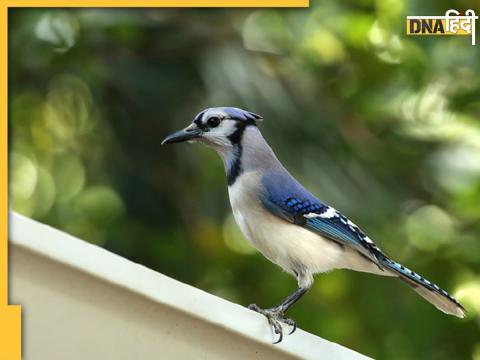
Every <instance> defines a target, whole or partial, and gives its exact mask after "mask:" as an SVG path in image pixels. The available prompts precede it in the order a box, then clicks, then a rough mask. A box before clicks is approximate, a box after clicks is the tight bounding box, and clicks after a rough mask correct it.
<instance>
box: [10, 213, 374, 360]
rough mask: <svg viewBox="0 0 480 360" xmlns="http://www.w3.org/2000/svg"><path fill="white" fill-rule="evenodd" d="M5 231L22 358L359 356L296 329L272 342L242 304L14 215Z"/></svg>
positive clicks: (256, 317)
mask: <svg viewBox="0 0 480 360" xmlns="http://www.w3.org/2000/svg"><path fill="white" fill-rule="evenodd" d="M10 229H11V230H10V236H9V238H10V302H11V303H15V304H21V305H23V355H24V358H25V359H42V360H43V359H45V360H56V359H62V360H63V359H68V360H75V359H82V360H84V359H115V360H116V359H119V360H121V359H209V360H210V359H294V358H305V359H367V358H366V357H364V356H362V355H360V354H357V353H355V352H353V351H351V350H348V349H346V348H343V347H341V346H339V345H337V344H333V343H331V342H328V341H326V340H323V339H321V338H319V337H316V336H314V335H311V334H308V333H306V332H304V331H302V330H300V329H299V330H297V332H296V333H295V334H293V335H291V336H286V337H285V339H284V341H283V342H282V343H281V344H279V345H271V342H272V340H273V338H274V337H273V334H272V332H271V329H270V327H269V326H268V324H267V322H266V320H265V319H264V318H263V316H261V315H259V314H256V313H254V312H252V311H249V310H247V309H245V308H244V307H241V306H239V305H236V304H233V303H230V302H228V301H226V300H223V299H221V298H218V297H216V296H213V295H211V294H208V293H205V292H203V291H201V290H199V289H196V288H193V287H191V286H188V285H186V284H182V283H180V282H178V281H175V280H173V279H170V278H168V277H166V276H164V275H161V274H158V273H155V272H153V271H151V270H149V269H147V268H145V267H143V266H141V265H138V264H135V263H132V262H130V261H128V260H126V259H123V258H121V257H119V256H117V255H115V254H112V253H109V252H107V251H105V250H104V249H101V248H99V247H96V246H94V245H91V244H88V243H86V242H83V241H82V240H79V239H76V238H74V237H72V236H70V235H67V234H65V233H62V232H60V231H58V230H55V229H53V228H50V227H48V226H45V225H42V224H39V223H37V222H34V221H32V220H30V219H27V218H25V217H22V216H20V215H18V214H12V215H11V217H10Z"/></svg>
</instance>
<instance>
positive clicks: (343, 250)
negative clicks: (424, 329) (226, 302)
mask: <svg viewBox="0 0 480 360" xmlns="http://www.w3.org/2000/svg"><path fill="white" fill-rule="evenodd" d="M260 119H261V117H260V116H259V115H257V114H255V113H252V112H249V111H245V110H242V109H239V108H234V107H220V108H209V109H205V110H204V111H202V112H200V113H199V114H198V115H197V116H196V117H195V119H194V121H193V123H192V124H191V125H189V126H188V127H187V128H185V129H183V130H181V131H178V132H176V133H174V134H172V135H170V136H168V137H167V138H166V139H165V140H164V141H163V143H176V142H181V141H198V142H201V143H203V144H206V145H208V146H211V147H212V148H213V149H215V151H217V152H218V154H219V155H220V156H221V157H222V159H223V163H224V166H225V170H226V173H227V179H228V191H229V197H230V202H231V205H232V209H233V213H234V217H235V220H236V221H237V224H238V225H239V227H240V229H241V231H242V232H243V234H244V235H245V237H246V238H247V239H249V240H250V241H251V243H252V244H253V245H254V246H255V247H256V248H257V249H258V250H259V251H260V252H262V254H264V255H265V256H266V257H267V258H268V259H270V260H271V261H273V262H275V263H276V264H278V265H279V266H281V267H282V268H283V269H285V270H286V271H288V272H289V273H291V274H293V275H295V277H296V278H297V282H298V289H297V290H296V291H295V292H294V293H292V294H291V295H289V296H288V297H287V298H285V300H284V301H283V302H282V303H281V304H279V305H278V306H276V307H273V308H270V309H262V308H260V307H258V306H256V305H251V306H250V308H251V309H253V310H255V311H258V312H260V313H262V314H264V315H265V316H266V317H267V318H268V321H269V323H270V324H271V325H272V326H273V328H274V330H275V333H277V334H278V335H279V339H278V341H281V339H282V336H283V330H282V326H281V323H283V324H287V325H291V326H293V329H295V322H294V321H293V320H292V319H288V318H286V317H285V312H286V311H287V310H288V309H289V308H290V307H291V306H292V305H293V304H294V303H295V302H296V301H298V300H299V299H300V298H301V297H302V296H303V295H304V294H305V293H306V292H307V291H308V290H309V289H310V288H311V286H312V284H313V275H314V274H316V273H320V272H325V271H329V270H332V269H351V270H356V271H364V272H369V273H373V274H377V275H386V276H394V277H398V278H400V279H401V280H403V281H404V282H406V283H407V284H408V285H409V286H411V287H412V288H413V289H414V290H415V291H416V292H417V293H418V294H420V295H421V296H422V297H424V298H425V299H426V300H427V301H429V302H430V303H432V304H433V305H435V306H436V307H437V308H438V309H440V310H441V311H443V312H445V313H447V314H452V315H455V316H458V317H463V316H464V315H465V309H464V308H463V307H462V305H460V304H459V303H458V302H457V301H456V300H455V299H454V298H453V297H452V296H450V295H449V294H448V293H447V292H446V291H445V290H442V289H441V288H440V287H438V286H437V285H435V284H433V283H432V282H430V281H428V280H426V279H425V278H423V277H422V276H420V275H418V274H417V273H415V272H413V271H411V270H410V269H407V268H406V267H404V266H403V265H401V264H399V263H397V262H395V261H393V260H391V259H390V258H389V257H388V256H387V255H386V254H385V253H384V252H382V251H381V250H380V249H379V248H378V247H377V246H376V245H375V243H374V242H373V241H372V240H371V239H370V238H369V237H368V236H367V235H366V234H365V233H364V232H363V231H362V230H361V229H360V228H359V227H358V226H356V225H355V224H354V223H353V222H351V221H350V220H349V219H347V217H345V216H344V215H343V214H341V213H340V212H339V211H337V210H335V209H334V208H332V207H331V206H328V205H326V204H324V203H323V202H321V201H320V200H319V199H317V198H316V197H315V196H314V195H312V194H311V193H310V192H309V191H308V190H306V189H305V188H304V187H303V186H302V185H301V184H300V183H299V182H298V181H297V180H295V179H294V178H293V176H291V175H290V173H289V172H288V171H287V170H286V169H285V168H284V167H283V166H282V164H281V163H280V162H279V161H278V159H277V157H276V156H275V154H274V153H273V151H272V149H271V148H270V146H269V145H268V144H267V142H266V141H265V139H264V138H263V136H262V135H261V133H260V130H259V129H258V127H257V122H258V120H260ZM272 215H273V216H272ZM278 341H277V342H278Z"/></svg>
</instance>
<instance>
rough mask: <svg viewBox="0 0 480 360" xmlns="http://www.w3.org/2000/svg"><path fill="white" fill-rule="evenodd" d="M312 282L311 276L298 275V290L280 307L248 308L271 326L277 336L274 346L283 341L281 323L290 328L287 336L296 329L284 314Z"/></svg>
mask: <svg viewBox="0 0 480 360" xmlns="http://www.w3.org/2000/svg"><path fill="white" fill-rule="evenodd" d="M312 282H313V279H312V277H311V275H308V276H306V277H303V276H302V277H300V276H299V275H298V285H299V288H298V289H297V290H295V292H293V293H292V294H290V295H289V296H287V297H286V298H285V300H283V301H282V303H281V304H280V305H278V306H275V307H273V308H270V309H262V308H260V307H259V306H257V305H256V304H251V305H249V306H248V308H249V309H250V310H253V311H256V312H258V313H260V314H262V315H264V316H265V317H266V318H267V319H268V323H269V324H270V325H271V326H272V328H273V330H274V332H275V334H277V335H278V339H277V341H275V342H274V344H278V343H279V342H281V341H282V339H283V328H282V324H281V323H284V324H286V325H289V326H291V327H292V330H291V331H290V332H289V333H288V335H290V334H293V332H294V331H295V330H296V329H297V324H296V323H295V321H294V320H293V319H290V318H287V317H285V312H286V311H287V310H288V309H289V308H290V306H292V305H293V304H295V303H296V302H297V301H298V300H299V299H300V298H301V297H302V296H303V295H304V294H305V293H306V292H307V291H308V290H309V289H310V288H311V286H312Z"/></svg>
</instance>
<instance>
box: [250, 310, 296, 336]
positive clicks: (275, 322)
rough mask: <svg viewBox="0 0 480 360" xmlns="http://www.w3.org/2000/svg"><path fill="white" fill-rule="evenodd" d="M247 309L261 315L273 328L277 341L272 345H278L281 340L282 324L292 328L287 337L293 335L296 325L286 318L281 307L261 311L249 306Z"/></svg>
mask: <svg viewBox="0 0 480 360" xmlns="http://www.w3.org/2000/svg"><path fill="white" fill-rule="evenodd" d="M248 308H249V309H250V310H253V311H256V312H258V313H259V314H262V315H263V316H265V317H266V318H267V320H268V323H269V324H270V326H271V327H272V328H273V331H274V332H275V334H277V335H278V339H277V341H275V342H274V344H278V343H279V342H281V341H282V339H283V327H282V323H283V324H286V325H288V326H290V327H291V328H292V330H290V332H289V333H288V335H291V334H293V333H294V332H295V330H297V324H296V323H295V321H294V320H292V319H289V318H286V317H285V314H284V312H283V310H282V308H281V307H274V308H271V309H262V308H261V307H259V306H257V305H256V304H251V305H249V306H248Z"/></svg>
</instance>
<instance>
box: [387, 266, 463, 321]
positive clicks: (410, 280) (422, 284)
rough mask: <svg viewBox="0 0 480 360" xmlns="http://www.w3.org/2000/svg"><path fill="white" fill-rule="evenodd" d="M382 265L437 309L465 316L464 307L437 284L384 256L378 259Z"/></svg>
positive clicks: (461, 316)
mask: <svg viewBox="0 0 480 360" xmlns="http://www.w3.org/2000/svg"><path fill="white" fill-rule="evenodd" d="M380 264H381V265H382V267H384V268H386V269H388V270H390V271H392V272H393V273H396V274H397V275H398V277H399V278H400V280H403V281H404V282H406V283H407V284H408V285H410V286H411V287H412V288H413V290H415V291H416V292H417V293H418V294H420V295H421V296H422V297H423V298H424V299H426V300H427V301H428V302H429V303H431V304H433V305H434V306H435V307H436V308H437V309H438V310H440V311H443V312H444V313H446V314H450V315H455V316H457V317H460V318H463V317H464V316H465V309H464V307H463V306H462V305H461V304H460V303H459V302H458V301H457V300H455V299H454V298H453V297H452V296H451V295H450V294H449V293H447V292H446V291H445V290H443V289H440V287H438V285H436V284H434V283H432V282H430V281H428V280H427V279H425V278H423V277H421V276H420V275H418V274H417V273H416V272H414V271H412V270H410V269H407V268H406V267H405V266H403V265H401V264H399V263H397V262H395V261H393V260H390V259H388V258H386V257H382V258H381V259H380Z"/></svg>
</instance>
